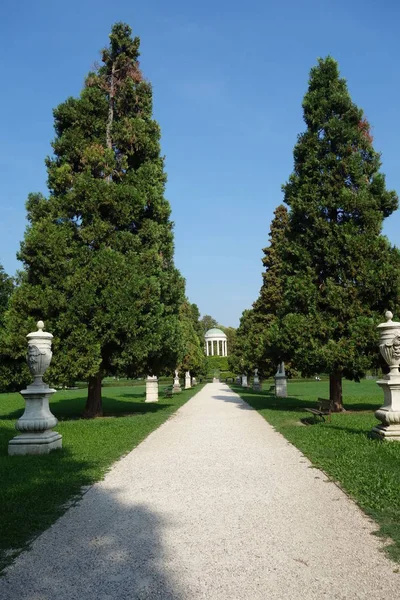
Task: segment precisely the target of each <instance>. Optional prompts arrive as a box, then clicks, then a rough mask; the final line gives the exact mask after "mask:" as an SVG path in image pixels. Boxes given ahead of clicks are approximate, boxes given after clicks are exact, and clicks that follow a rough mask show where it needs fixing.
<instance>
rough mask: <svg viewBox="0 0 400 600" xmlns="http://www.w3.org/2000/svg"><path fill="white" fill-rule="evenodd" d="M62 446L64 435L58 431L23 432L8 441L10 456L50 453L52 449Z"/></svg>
mask: <svg viewBox="0 0 400 600" xmlns="http://www.w3.org/2000/svg"><path fill="white" fill-rule="evenodd" d="M58 448H62V436H61V434H59V433H57V431H49V432H45V433H37V434H35V433H22V434H21V435H17V436H16V437H15V438H13V439H12V440H10V441H9V443H8V454H9V455H10V456H15V455H20V456H22V455H24V454H49V452H51V451H52V450H57V449H58Z"/></svg>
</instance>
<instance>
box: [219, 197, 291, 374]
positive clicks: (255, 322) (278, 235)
mask: <svg viewBox="0 0 400 600" xmlns="http://www.w3.org/2000/svg"><path fill="white" fill-rule="evenodd" d="M287 224H288V211H287V209H286V207H285V206H283V205H282V204H281V205H280V206H278V207H277V208H276V210H275V211H274V218H273V220H272V222H271V228H270V233H269V245H268V246H267V247H266V248H263V253H264V257H263V259H262V263H263V266H264V269H265V270H264V271H263V273H262V280H263V282H262V286H261V289H260V293H259V296H258V298H257V300H256V301H255V302H254V304H253V307H252V308H251V309H249V310H245V311H244V312H243V314H242V317H241V319H240V325H239V328H238V329H237V331H236V338H235V345H234V348H233V352H232V355H231V357H230V365H231V368H232V370H234V371H235V372H238V371H240V369H241V367H242V370H244V372H245V373H249V372H250V371H252V370H253V369H254V368H256V367H257V368H258V369H259V373H260V375H261V376H262V377H268V376H270V375H272V374H274V373H275V371H276V366H277V364H278V362H279V361H280V350H279V348H276V346H275V345H274V344H272V343H271V340H270V338H269V331H270V328H271V324H272V323H273V322H274V321H275V319H276V318H277V312H278V310H279V307H280V305H281V302H282V293H283V288H282V268H283V267H282V252H283V246H284V241H285V233H286V228H287Z"/></svg>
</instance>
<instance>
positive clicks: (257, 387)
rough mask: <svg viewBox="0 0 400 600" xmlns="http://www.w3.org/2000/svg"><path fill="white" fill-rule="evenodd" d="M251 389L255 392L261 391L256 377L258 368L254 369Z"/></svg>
mask: <svg viewBox="0 0 400 600" xmlns="http://www.w3.org/2000/svg"><path fill="white" fill-rule="evenodd" d="M253 390H254V391H255V392H261V383H260V380H259V378H258V369H254V377H253Z"/></svg>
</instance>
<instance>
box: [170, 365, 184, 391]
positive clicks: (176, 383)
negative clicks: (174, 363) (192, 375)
mask: <svg viewBox="0 0 400 600" xmlns="http://www.w3.org/2000/svg"><path fill="white" fill-rule="evenodd" d="M181 391H182V388H181V384H180V382H179V373H178V371H177V370H176V371H175V377H174V385H173V387H172V393H173V394H179V392H181Z"/></svg>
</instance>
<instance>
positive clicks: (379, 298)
mask: <svg viewBox="0 0 400 600" xmlns="http://www.w3.org/2000/svg"><path fill="white" fill-rule="evenodd" d="M303 109H304V120H305V123H306V131H305V132H304V133H302V134H301V135H300V136H299V138H298V142H297V144H296V146H295V148H294V170H293V173H292V174H291V176H290V179H289V181H288V183H287V184H286V185H285V186H284V193H285V202H286V204H287V205H288V206H289V207H290V212H289V227H288V230H287V235H286V241H285V256H284V262H283V265H284V282H283V292H284V293H283V297H282V303H281V311H280V312H281V321H280V324H279V327H276V326H275V327H273V328H272V329H273V333H274V334H275V342H276V344H277V345H278V346H280V347H281V350H282V351H283V352H284V354H286V355H287V356H288V357H290V358H293V359H294V361H295V366H297V367H298V368H300V369H301V370H302V371H303V373H307V374H312V373H315V372H328V373H329V374H330V398H331V400H332V401H333V402H334V405H335V408H336V410H341V409H342V407H343V405H342V376H343V375H345V376H347V377H349V378H352V379H356V380H357V379H359V377H360V376H361V375H362V374H363V373H364V372H365V370H366V369H368V368H369V367H370V366H371V361H372V360H373V358H374V357H376V353H377V347H376V324H377V322H379V321H380V320H382V315H383V312H384V310H385V309H388V308H391V309H395V308H396V306H397V305H398V300H399V273H400V263H399V253H398V251H397V249H394V248H392V247H391V246H390V244H389V242H388V240H387V239H386V238H385V237H384V236H382V235H381V230H382V223H383V220H384V218H385V217H388V216H389V215H390V214H391V213H392V212H393V211H394V210H396V208H397V205H398V199H397V195H396V193H395V192H393V191H388V190H387V189H386V185H385V177H384V175H382V174H381V173H380V172H379V169H380V166H381V162H380V155H379V154H378V153H377V152H376V151H375V150H374V148H373V146H372V136H371V132H370V125H369V123H368V121H367V119H366V118H365V116H364V114H363V111H362V110H361V109H360V108H358V107H357V106H356V105H355V104H354V103H353V102H352V100H351V98H350V95H349V92H348V89H347V85H346V81H345V80H344V79H342V78H341V77H340V76H339V70H338V65H337V63H336V62H335V61H334V60H333V59H332V58H331V57H328V58H326V59H320V60H319V61H318V65H317V66H316V67H314V68H313V69H312V70H311V74H310V80H309V87H308V91H307V93H306V95H305V97H304V101H303Z"/></svg>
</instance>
